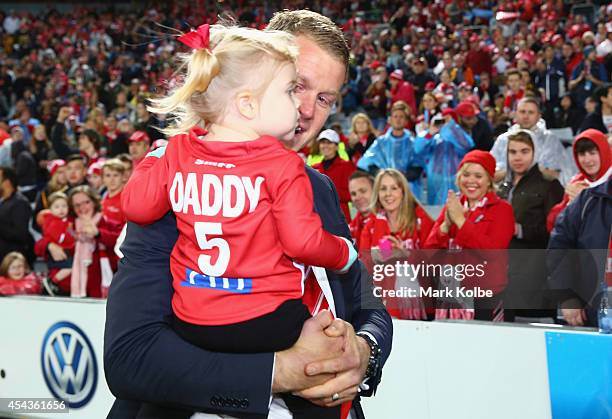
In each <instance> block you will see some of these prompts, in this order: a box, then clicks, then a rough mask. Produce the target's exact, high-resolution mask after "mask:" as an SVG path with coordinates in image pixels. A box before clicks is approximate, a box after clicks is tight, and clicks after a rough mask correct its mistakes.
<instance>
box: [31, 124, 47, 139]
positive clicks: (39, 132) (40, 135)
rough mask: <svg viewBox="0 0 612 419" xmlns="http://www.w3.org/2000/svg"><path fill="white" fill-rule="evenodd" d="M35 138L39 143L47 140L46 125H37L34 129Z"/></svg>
mask: <svg viewBox="0 0 612 419" xmlns="http://www.w3.org/2000/svg"><path fill="white" fill-rule="evenodd" d="M34 138H36V140H37V141H43V140H45V139H46V138H47V135H46V133H45V127H44V125H37V126H36V128H34Z"/></svg>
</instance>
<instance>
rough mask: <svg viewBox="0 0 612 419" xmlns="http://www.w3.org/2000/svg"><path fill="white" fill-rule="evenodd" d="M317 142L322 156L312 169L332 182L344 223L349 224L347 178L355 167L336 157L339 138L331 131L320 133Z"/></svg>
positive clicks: (349, 200) (349, 162) (350, 162)
mask: <svg viewBox="0 0 612 419" xmlns="http://www.w3.org/2000/svg"><path fill="white" fill-rule="evenodd" d="M317 142H318V143H319V151H320V152H321V154H322V155H323V161H322V162H321V163H317V164H314V165H313V166H312V168H313V169H315V170H318V171H319V172H321V173H323V174H324V175H326V176H328V177H329V178H330V179H331V180H332V182H333V183H334V186H335V187H336V190H337V192H338V197H339V198H340V208H341V209H342V212H343V214H344V217H345V218H346V222H347V223H350V222H351V213H350V211H349V206H348V204H349V202H351V195H350V193H349V190H348V183H349V177H350V176H351V174H352V173H353V172H354V171H355V165H354V164H353V162H352V161H346V160H342V159H341V158H340V157H339V156H338V145H339V144H340V137H339V136H338V133H337V132H336V131H334V130H333V129H326V130H324V131H323V132H321V133H320V134H319V136H318V137H317Z"/></svg>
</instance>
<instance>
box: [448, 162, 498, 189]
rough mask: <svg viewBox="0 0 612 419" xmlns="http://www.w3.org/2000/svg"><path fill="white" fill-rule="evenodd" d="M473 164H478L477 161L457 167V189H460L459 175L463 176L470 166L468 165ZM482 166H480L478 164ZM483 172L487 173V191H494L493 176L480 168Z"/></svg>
mask: <svg viewBox="0 0 612 419" xmlns="http://www.w3.org/2000/svg"><path fill="white" fill-rule="evenodd" d="M475 165H478V166H480V165H479V164H478V163H465V164H464V165H463V166H461V168H460V169H459V171H458V172H457V176H456V177H455V185H457V188H458V189H459V190H461V187H460V186H459V180H460V179H461V176H463V174H464V173H465V172H466V171H467V170H468V169H469V168H470V167H474V166H475ZM480 167H482V166H480ZM482 170H483V171H484V172H485V175H487V179H489V189H488V191H489V192H491V191H494V190H495V182H494V181H493V178H492V177H491V175H490V174H489V172H487V171H486V170H484V168H483V169H482Z"/></svg>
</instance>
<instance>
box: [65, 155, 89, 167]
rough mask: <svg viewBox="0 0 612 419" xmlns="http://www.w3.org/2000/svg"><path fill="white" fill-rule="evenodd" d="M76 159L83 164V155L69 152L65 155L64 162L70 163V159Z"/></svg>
mask: <svg viewBox="0 0 612 419" xmlns="http://www.w3.org/2000/svg"><path fill="white" fill-rule="evenodd" d="M77 160H78V161H80V162H81V163H83V165H85V159H83V156H81V155H80V154H71V155H69V156H68V157H66V164H68V163H70V162H71V161H77Z"/></svg>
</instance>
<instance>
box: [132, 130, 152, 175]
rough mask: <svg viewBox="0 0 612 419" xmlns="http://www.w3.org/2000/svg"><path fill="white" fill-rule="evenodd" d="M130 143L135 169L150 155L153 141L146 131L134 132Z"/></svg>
mask: <svg viewBox="0 0 612 419" xmlns="http://www.w3.org/2000/svg"><path fill="white" fill-rule="evenodd" d="M128 143H129V150H130V156H131V157H132V161H133V164H134V167H136V166H138V164H139V163H140V162H141V161H142V159H144V157H145V156H146V154H147V153H148V151H149V144H150V143H151V139H150V138H149V136H148V135H147V133H146V132H144V131H134V133H133V134H132V135H131V136H130V138H129V139H128Z"/></svg>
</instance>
